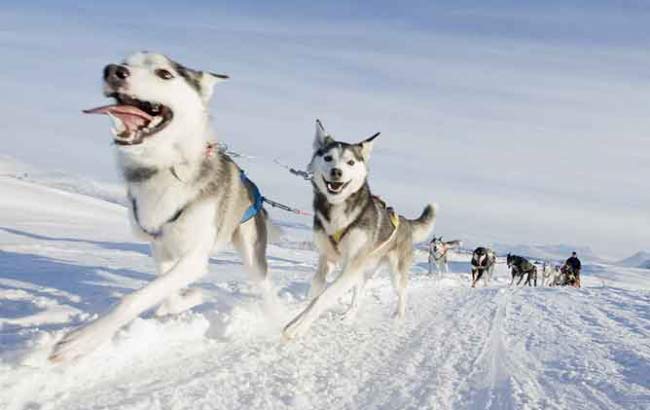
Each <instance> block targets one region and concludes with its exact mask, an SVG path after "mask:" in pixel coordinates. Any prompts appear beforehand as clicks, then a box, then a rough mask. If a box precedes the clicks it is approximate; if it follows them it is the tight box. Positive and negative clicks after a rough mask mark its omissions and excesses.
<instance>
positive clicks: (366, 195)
mask: <svg viewBox="0 0 650 410" xmlns="http://www.w3.org/2000/svg"><path fill="white" fill-rule="evenodd" d="M378 135H379V133H377V134H375V135H373V136H372V137H370V138H368V139H365V140H363V141H361V142H359V143H356V144H349V143H346V142H341V141H337V140H335V139H334V138H333V137H332V136H331V135H328V134H327V133H326V132H325V129H324V128H323V126H322V124H321V123H320V121H316V138H315V140H314V153H313V156H312V159H311V162H310V164H309V170H310V171H311V173H312V175H313V178H312V185H313V189H314V241H315V243H316V247H317V248H318V253H319V257H318V269H317V272H316V275H315V276H314V278H313V280H312V282H311V287H310V289H309V295H308V296H309V298H310V299H311V301H310V302H309V305H308V306H307V308H306V309H305V310H303V311H302V312H301V313H300V314H299V315H298V316H296V317H295V318H294V319H293V320H291V322H289V324H287V326H286V327H285V328H284V336H285V338H287V339H293V338H295V337H298V336H301V335H303V334H305V333H306V332H307V330H308V329H309V327H310V326H311V325H312V323H313V322H314V321H315V320H316V319H317V318H318V317H319V316H320V314H321V313H323V311H324V310H325V309H327V308H328V307H330V306H331V305H332V304H333V303H335V302H336V301H337V300H338V298H339V297H341V296H342V295H343V294H344V293H346V292H347V291H348V290H350V289H353V288H354V294H353V301H352V304H351V306H350V309H349V310H348V312H347V315H348V317H353V316H354V314H355V313H356V311H357V310H358V308H359V301H360V299H361V295H360V293H361V290H362V287H363V284H364V281H365V274H366V273H372V272H374V271H376V270H377V269H378V268H379V267H382V266H385V267H387V268H388V269H389V270H390V272H391V274H392V279H393V285H394V287H395V289H396V292H397V300H398V302H397V309H396V312H395V313H396V316H398V317H403V316H404V314H405V312H406V287H407V284H408V274H409V268H410V267H411V263H412V261H413V254H414V249H413V245H414V243H416V242H420V241H423V240H425V238H426V237H427V236H428V235H429V233H430V232H431V230H432V229H433V224H434V220H435V213H436V212H435V210H436V207H435V206H434V205H427V206H426V207H425V208H424V211H423V212H422V215H421V216H420V217H419V218H418V219H414V220H411V219H407V218H405V217H403V216H401V215H398V214H397V213H396V212H395V211H394V210H393V209H392V208H390V207H388V206H387V205H386V204H385V203H384V202H383V201H382V200H381V199H379V198H378V197H376V196H374V195H373V194H372V193H371V191H370V186H369V185H368V160H369V158H370V152H371V150H372V146H373V144H374V141H375V138H377V136H378ZM337 266H340V268H341V273H340V274H339V276H338V277H337V278H336V279H335V281H334V282H333V283H332V284H331V285H329V286H328V287H326V286H325V285H326V278H327V275H328V273H330V272H331V271H332V270H333V269H334V268H335V267H337Z"/></svg>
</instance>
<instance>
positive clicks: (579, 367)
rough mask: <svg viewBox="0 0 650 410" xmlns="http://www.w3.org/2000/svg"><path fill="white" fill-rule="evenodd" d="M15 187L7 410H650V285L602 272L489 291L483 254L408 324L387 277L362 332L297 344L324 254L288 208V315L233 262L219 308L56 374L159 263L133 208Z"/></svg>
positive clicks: (133, 333)
mask: <svg viewBox="0 0 650 410" xmlns="http://www.w3.org/2000/svg"><path fill="white" fill-rule="evenodd" d="M6 164H7V162H6V161H5V162H4V165H3V167H2V168H1V169H3V171H7V169H8V168H11V166H9V165H6ZM18 168H20V167H18ZM12 172H13V173H12ZM12 172H3V176H0V254H1V256H0V386H1V388H0V408H2V409H251V408H256V409H311V408H314V409H356V408H364V409H379V408H381V409H397V408H399V409H540V408H544V409H547V408H548V409H566V408H574V409H626V410H627V409H647V408H649V407H650V382H649V380H650V379H649V378H648V374H650V344H648V342H647V341H648V340H649V337H650V310H649V309H648V306H649V305H650V289H649V286H648V285H649V284H650V282H649V281H648V276H647V271H643V270H641V269H634V268H626V267H621V266H616V265H609V264H606V263H604V262H588V263H586V266H585V273H584V279H583V283H584V288H582V289H579V290H578V289H572V288H571V289H569V288H509V287H508V286H507V285H508V282H509V277H508V276H507V272H506V267H505V265H504V264H503V261H502V260H500V263H499V265H498V269H497V272H496V281H495V282H494V283H492V284H491V285H490V286H488V287H486V288H483V287H479V288H478V289H471V288H469V275H468V273H467V272H468V271H469V269H468V256H467V255H466V254H458V255H455V257H454V259H453V260H452V262H451V263H450V267H451V270H452V271H453V272H452V273H449V274H447V275H446V276H445V278H444V279H443V280H442V281H441V282H439V283H438V282H435V281H434V280H433V279H431V278H429V277H427V276H426V275H425V272H426V270H427V267H426V257H425V256H424V255H422V254H419V255H418V259H417V261H416V264H415V265H414V267H413V268H412V269H411V283H410V285H409V300H408V309H407V317H406V318H405V320H403V321H401V322H399V321H396V320H394V319H393V318H392V312H393V310H394V305H395V296H394V293H393V291H392V288H391V285H390V282H389V280H388V278H387V276H386V275H385V274H381V273H380V274H378V275H376V276H375V277H374V278H373V279H371V281H370V283H369V286H368V291H367V294H366V296H365V297H364V304H363V305H362V308H361V311H360V312H359V315H358V317H357V318H356V320H355V322H354V323H346V322H343V321H341V317H340V316H341V315H340V314H341V313H342V312H343V311H344V308H345V303H347V302H348V300H342V303H341V304H340V305H339V306H335V307H334V308H333V309H332V310H331V311H329V312H328V313H326V314H325V315H324V316H323V317H322V318H321V319H320V320H319V321H317V322H316V324H315V325H314V327H313V329H312V330H311V332H310V333H309V334H308V335H307V336H306V337H304V338H302V339H299V340H297V341H293V342H288V343H287V342H284V341H283V340H282V339H281V337H280V329H281V328H282V326H283V325H284V324H285V323H286V322H287V321H288V320H289V319H290V318H291V317H292V315H293V314H295V313H296V312H298V311H299V310H300V309H301V308H303V307H304V305H305V303H306V302H305V295H306V291H307V288H308V282H309V280H310V278H311V275H312V274H313V272H314V269H315V262H316V255H315V253H314V251H313V248H312V246H311V244H310V237H311V233H310V229H309V221H308V220H303V223H301V222H300V220H298V222H296V221H295V220H292V221H290V222H289V221H287V219H286V217H287V216H286V214H283V213H280V212H279V211H273V210H272V211H271V212H272V216H273V217H274V218H275V219H276V223H277V224H278V225H280V226H281V228H282V230H283V231H284V234H285V236H284V237H282V238H280V239H279V240H277V241H276V242H275V243H274V244H272V245H271V246H270V248H269V262H270V269H271V275H272V278H273V282H274V285H275V286H276V289H277V292H278V295H279V300H280V303H279V305H278V306H277V307H275V309H272V310H268V309H264V308H263V306H262V303H261V299H260V297H259V295H257V294H256V292H255V291H254V287H253V286H252V285H251V284H250V283H249V282H248V280H247V275H246V273H245V272H243V270H242V268H241V266H240V264H239V260H238V257H237V256H236V254H235V253H234V252H233V251H227V252H225V253H222V254H219V255H215V256H214V258H212V260H211V265H210V273H209V275H208V276H207V277H205V278H204V279H203V280H202V281H201V283H200V286H201V287H202V288H203V289H204V290H205V292H206V294H207V295H208V296H207V303H205V304H203V305H201V306H199V307H197V308H195V309H193V310H192V311H191V312H186V313H184V314H181V315H179V316H176V317H172V318H167V319H156V318H153V317H152V316H151V315H145V316H144V317H142V318H139V319H137V320H136V321H134V322H133V323H132V324H130V325H129V326H127V327H126V328H124V329H123V330H121V331H120V332H119V333H118V334H117V335H116V336H115V337H114V338H113V339H112V340H111V341H110V343H108V344H107V345H105V346H102V347H100V348H99V349H97V350H96V351H95V352H93V353H92V354H90V355H88V356H87V357H85V358H83V359H80V360H78V361H75V362H72V363H64V364H59V365H52V364H50V363H49V362H47V360H46V357H47V354H48V353H49V349H50V348H51V347H52V345H53V343H54V341H55V340H56V339H57V338H58V337H60V336H61V335H62V334H63V333H64V332H65V331H66V330H68V329H70V328H72V327H74V326H76V325H78V324H79V323H82V322H85V321H88V320H91V319H92V318H93V317H95V316H96V315H99V314H101V313H102V312H103V311H105V310H106V309H107V308H108V307H109V306H110V305H111V304H113V303H115V302H116V301H117V300H119V298H121V297H122V296H123V295H125V294H126V293H128V292H130V291H131V290H133V289H136V288H138V287H140V286H142V285H143V284H145V283H147V282H148V281H149V280H151V278H152V275H153V273H152V272H153V265H152V263H151V260H150V257H149V250H148V247H147V245H146V244H143V243H139V242H136V240H135V239H134V238H133V237H132V236H131V234H130V231H129V227H128V222H127V218H126V210H125V209H124V208H123V207H122V206H121V205H119V200H118V201H111V202H109V201H107V200H106V199H110V198H107V197H106V195H103V194H97V193H98V192H99V191H100V190H99V189H98V190H86V189H82V188H81V187H82V186H84V185H83V184H79V180H77V179H75V178H71V179H70V178H67V177H60V178H59V182H58V183H57V184H51V183H50V182H51V181H52V179H49V178H48V177H47V175H46V174H45V173H44V174H43V177H42V178H28V179H26V178H23V177H20V176H21V175H22V174H21V172H22V171H21V169H18V170H16V167H14V169H13V171H12ZM102 192H105V191H102ZM94 194H97V195H94ZM116 202H117V203H116ZM543 248H544V249H550V250H552V249H554V248H553V247H543ZM549 252H550V251H549Z"/></svg>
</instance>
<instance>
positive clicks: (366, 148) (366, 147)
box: [359, 132, 381, 161]
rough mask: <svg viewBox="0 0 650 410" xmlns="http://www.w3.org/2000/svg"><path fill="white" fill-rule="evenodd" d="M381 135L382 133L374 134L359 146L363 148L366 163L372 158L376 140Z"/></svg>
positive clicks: (362, 153)
mask: <svg viewBox="0 0 650 410" xmlns="http://www.w3.org/2000/svg"><path fill="white" fill-rule="evenodd" d="M379 134H381V133H380V132H378V133H376V134H374V135H373V136H372V137H370V138H366V139H365V140H363V141H361V142H360V143H359V145H360V146H361V156H362V157H363V159H364V161H368V158H370V152H371V151H372V145H373V144H374V140H375V138H377V137H378V136H379Z"/></svg>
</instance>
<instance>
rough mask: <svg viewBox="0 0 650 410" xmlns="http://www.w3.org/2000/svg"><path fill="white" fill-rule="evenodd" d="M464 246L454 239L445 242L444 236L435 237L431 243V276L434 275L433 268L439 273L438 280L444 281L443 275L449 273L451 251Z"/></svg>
mask: <svg viewBox="0 0 650 410" xmlns="http://www.w3.org/2000/svg"><path fill="white" fill-rule="evenodd" d="M461 246H463V242H462V241H460V240H458V239H454V240H453V241H443V240H442V236H440V237H436V236H434V237H433V239H431V242H429V275H433V267H434V266H435V267H436V270H437V272H438V277H437V279H442V274H443V272H444V273H448V272H449V251H450V250H452V249H457V248H460V247H461Z"/></svg>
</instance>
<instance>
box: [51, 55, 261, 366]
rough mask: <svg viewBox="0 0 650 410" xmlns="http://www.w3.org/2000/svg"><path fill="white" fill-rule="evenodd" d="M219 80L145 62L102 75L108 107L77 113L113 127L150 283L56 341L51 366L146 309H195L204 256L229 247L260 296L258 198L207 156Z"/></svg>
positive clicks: (213, 154) (229, 164) (214, 156)
mask: <svg viewBox="0 0 650 410" xmlns="http://www.w3.org/2000/svg"><path fill="white" fill-rule="evenodd" d="M226 78H228V77H227V76H225V75H221V74H213V73H209V72H205V71H197V70H193V69H190V68H187V67H185V66H183V65H181V64H179V63H177V62H175V61H173V60H171V59H169V58H167V57H165V56H163V55H161V54H156V53H150V52H138V53H135V54H132V55H130V56H129V57H127V58H126V59H125V60H124V61H122V62H120V63H117V64H109V65H107V66H106V67H105V68H104V71H103V80H104V94H105V96H107V97H109V98H111V99H113V100H114V103H113V104H110V105H106V106H103V107H98V108H94V109H91V110H87V111H85V112H86V113H94V114H104V115H107V116H108V117H110V119H111V120H112V121H113V129H112V132H113V141H114V143H115V148H116V154H117V163H118V167H119V169H120V171H121V174H122V176H123V179H124V181H125V183H126V187H127V193H128V204H129V207H128V210H129V215H130V221H131V225H132V228H133V230H134V232H135V233H136V234H137V235H138V236H139V237H141V238H142V239H145V240H147V241H149V243H150V244H151V249H152V255H153V259H154V261H155V266H156V270H157V273H158V277H157V278H156V279H154V280H153V281H152V282H151V283H149V284H148V285H146V286H144V287H143V288H141V289H139V290H136V291H134V292H133V293H131V294H129V295H126V296H124V297H123V298H122V300H121V301H120V302H119V303H118V304H117V305H116V306H115V307H114V308H112V309H111V310H110V311H109V312H108V313H106V314H104V315H103V316H101V317H99V318H98V319H96V320H95V321H93V322H91V323H88V324H85V325H83V326H81V327H80V328H78V329H77V330H75V331H73V332H71V333H68V334H67V335H65V336H64V337H63V339H62V340H61V341H59V342H58V343H57V344H56V345H55V347H54V350H53V352H52V353H51V356H50V359H51V360H53V361H62V360H66V359H72V358H75V357H78V356H81V355H83V354H85V353H87V352H89V351H90V350H91V349H93V348H95V347H97V346H98V345H100V344H101V343H102V342H105V341H107V340H109V339H110V338H111V337H112V335H113V334H114V333H115V332H116V331H117V330H118V329H120V328H121V327H122V326H124V325H126V324H128V323H129V322H130V321H132V320H133V319H135V318H136V317H137V316H138V315H140V314H141V313H143V312H144V311H146V310H149V309H151V308H154V307H157V310H156V312H155V313H156V314H157V315H169V314H176V313H179V312H181V311H183V310H186V309H189V308H191V307H193V306H196V305H197V304H200V303H201V302H202V295H201V292H200V290H199V289H198V288H190V287H189V286H190V284H191V283H192V282H194V281H196V280H197V279H199V278H200V277H201V276H202V275H204V274H205V273H206V271H207V267H208V258H209V256H210V254H211V253H212V252H215V251H219V250H221V249H223V248H224V247H225V246H226V245H228V244H229V243H233V244H234V246H235V247H236V248H237V249H238V251H239V252H240V253H241V256H242V260H243V263H244V264H245V265H246V266H247V267H248V268H249V270H250V271H251V272H252V274H253V276H254V279H255V280H256V281H257V283H258V284H259V285H260V287H261V289H262V290H264V291H265V293H264V294H265V295H268V294H269V293H268V292H269V288H270V285H269V281H268V279H267V262H266V244H267V225H266V223H267V214H266V211H265V210H264V209H263V208H262V201H261V196H260V194H259V191H258V190H257V188H256V187H255V186H254V185H253V184H252V182H250V181H249V180H248V179H247V178H246V177H245V175H244V174H243V173H242V171H241V170H240V168H239V167H238V166H237V165H236V164H235V163H234V162H233V161H232V160H231V159H230V158H229V157H228V156H227V155H225V154H224V153H222V152H219V151H218V150H214V151H208V150H206V146H207V144H208V142H209V141H211V140H212V139H213V133H212V131H211V124H210V118H209V115H208V103H209V101H210V98H211V96H212V91H213V86H214V85H215V84H216V83H218V82H220V81H223V80H225V79H226ZM208 152H210V153H209V154H208Z"/></svg>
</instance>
